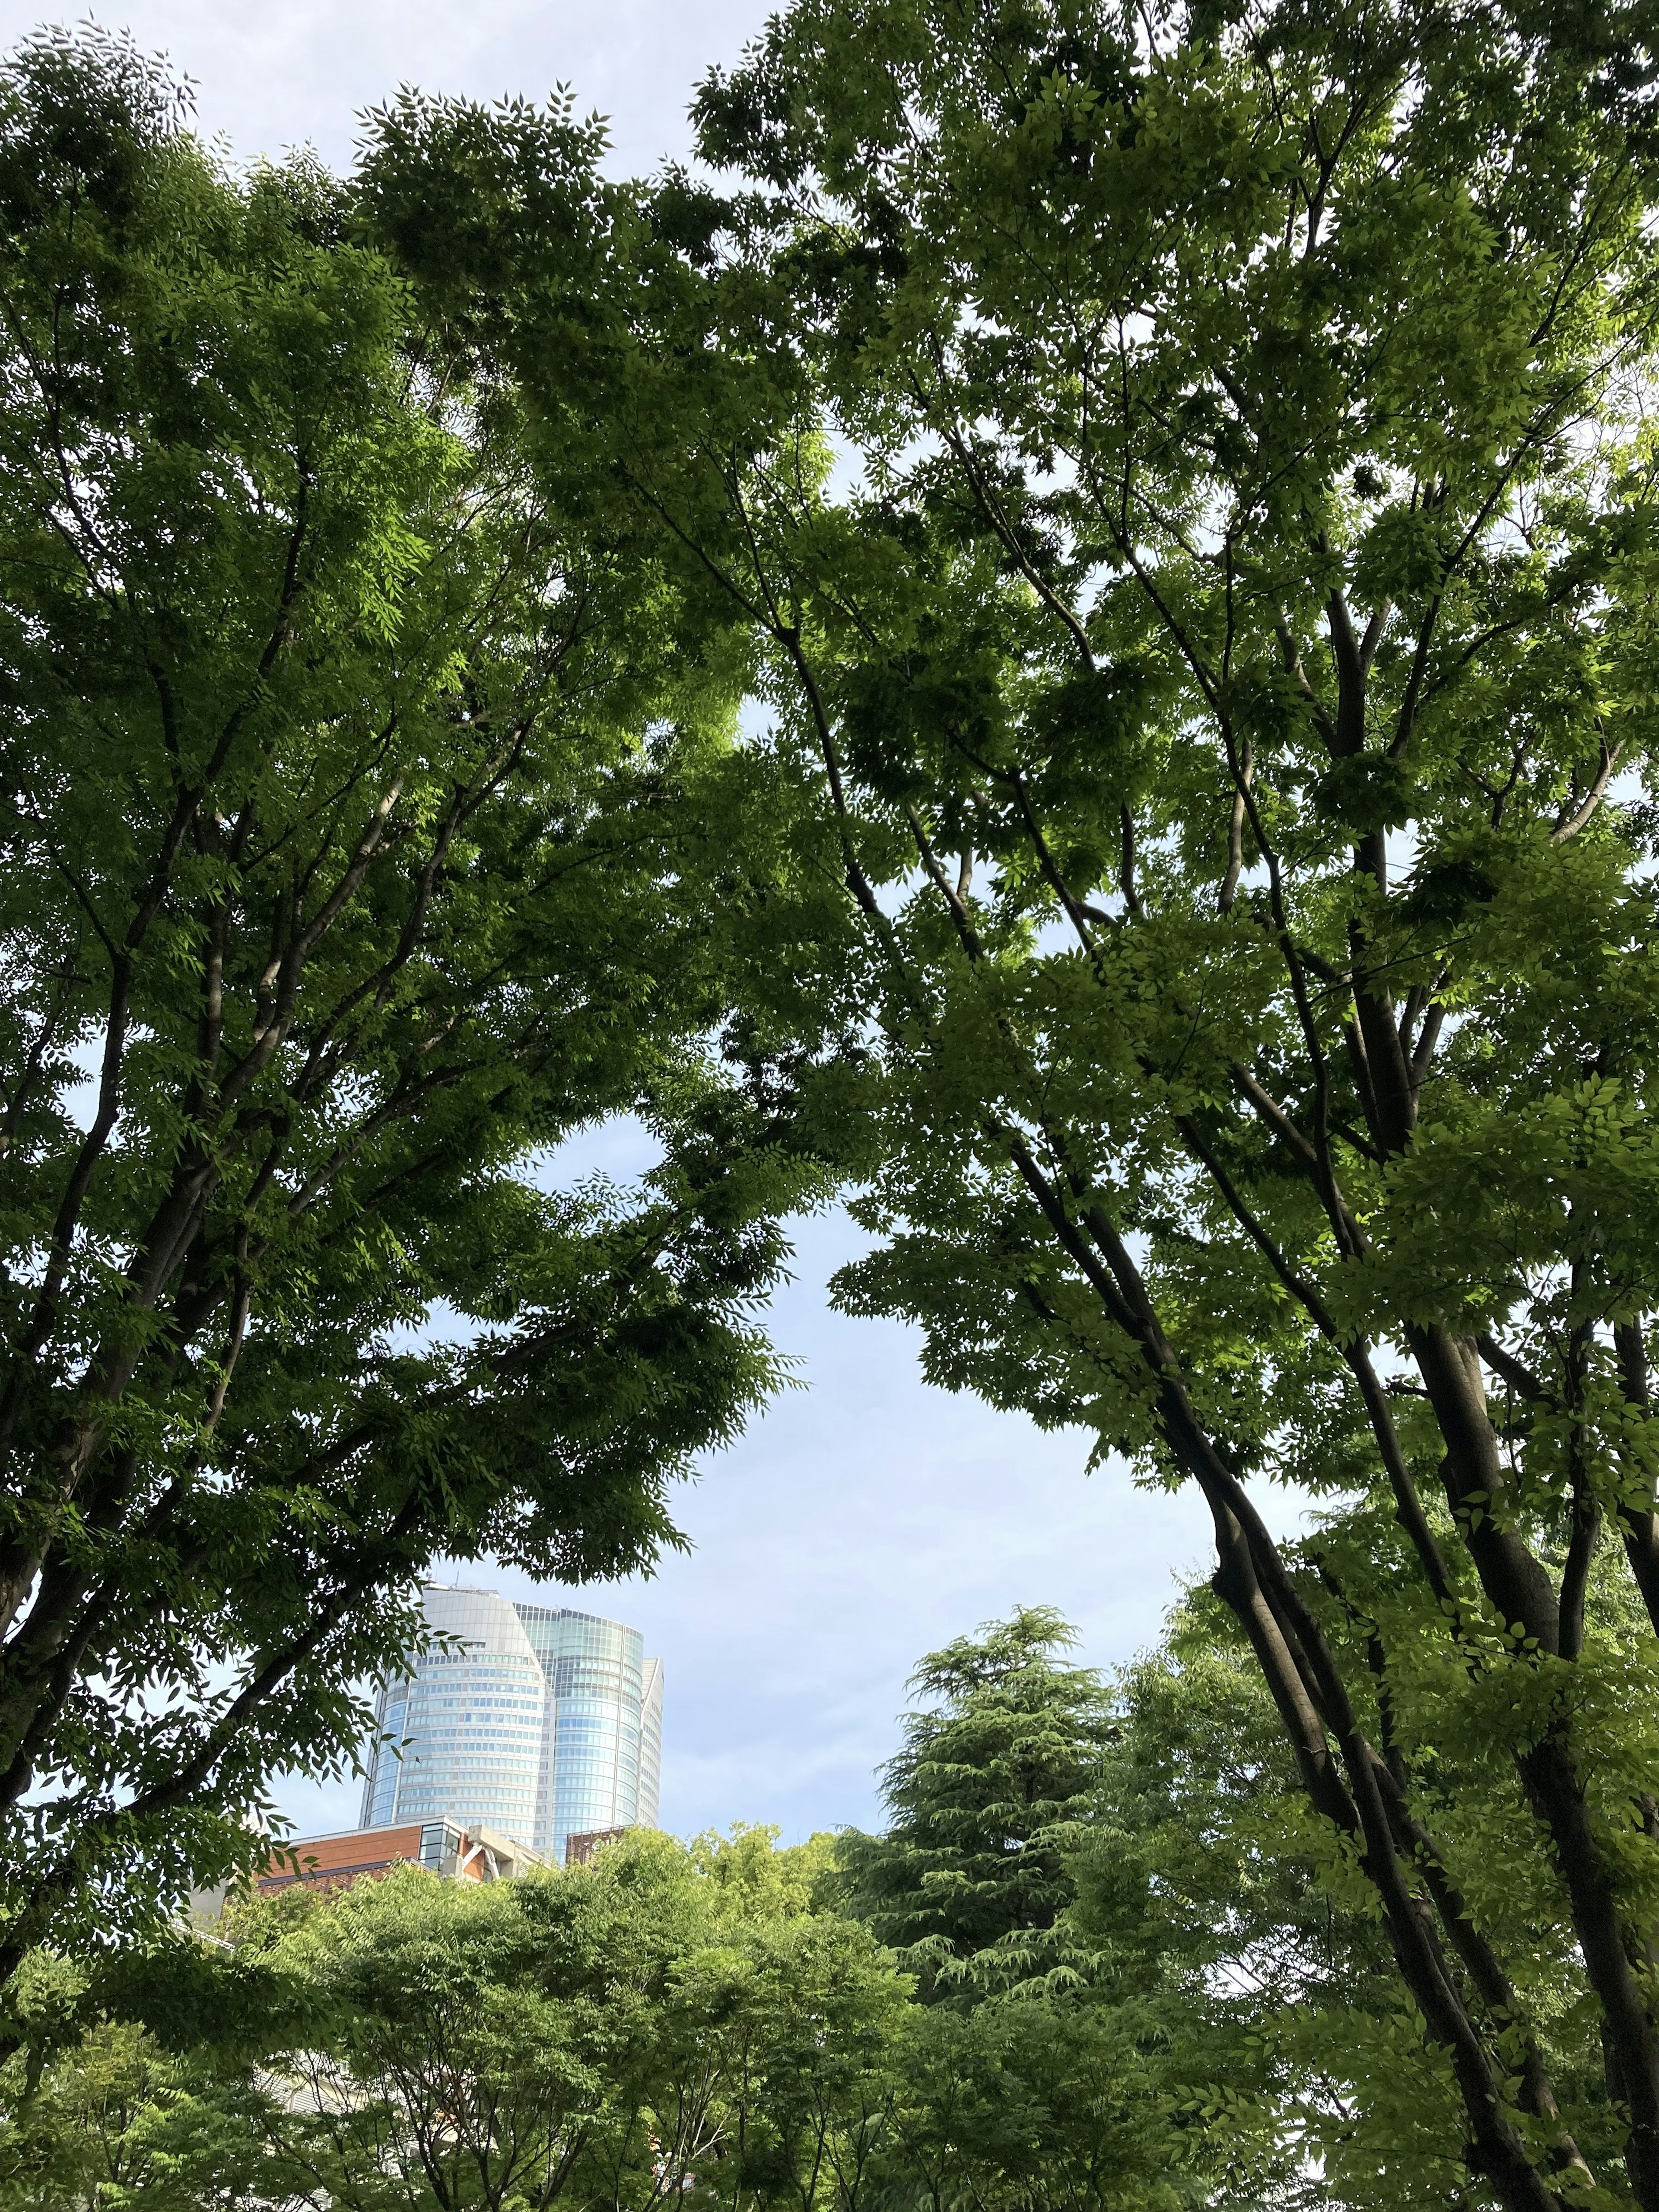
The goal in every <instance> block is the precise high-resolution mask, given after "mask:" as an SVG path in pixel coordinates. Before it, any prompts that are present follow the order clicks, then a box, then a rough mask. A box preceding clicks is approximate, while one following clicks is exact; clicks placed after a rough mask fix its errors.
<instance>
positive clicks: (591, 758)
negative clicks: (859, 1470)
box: [0, 34, 813, 1981]
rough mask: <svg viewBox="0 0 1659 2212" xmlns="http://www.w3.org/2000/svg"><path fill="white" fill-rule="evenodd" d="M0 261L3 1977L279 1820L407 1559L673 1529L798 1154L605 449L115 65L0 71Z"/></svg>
mask: <svg viewBox="0 0 1659 2212" xmlns="http://www.w3.org/2000/svg"><path fill="white" fill-rule="evenodd" d="M553 141H556V155H555V158H556V162H557V167H558V175H557V179H556V185H554V186H553V187H552V189H553V190H554V191H555V194H556V197H557V201H558V205H559V208H560V210H562V229H561V232H560V235H561V238H562V240H563V252H564V259H563V262H562V276H561V277H560V278H559V280H558V284H557V286H556V289H557V290H558V292H559V296H560V297H561V298H562V300H563V301H565V303H566V307H567V308H568V312H569V313H571V314H572V316H573V317H575V318H576V319H580V316H581V314H582V313H583V311H584V305H585V303H586V302H589V301H591V300H592V299H593V298H595V297H597V296H599V295H600V294H602V292H603V283H602V282H601V275H600V272H602V271H603V270H605V268H606V267H607V266H608V264H607V262H606V252H607V248H606V243H605V240H606V234H607V228H608V225H609V223H610V221H611V215H610V209H609V203H608V201H607V197H606V190H605V187H603V186H601V185H599V182H598V181H597V180H596V178H595V175H594V172H593V158H594V153H595V147H596V143H597V141H596V138H595V136H594V134H593V132H592V131H590V130H586V129H583V128H579V127H578V126H576V125H574V124H571V123H569V122H568V120H566V121H564V122H562V123H561V124H560V125H559V126H558V128H557V130H556V131H555V132H554V133H553ZM551 143H552V141H550V144H551ZM0 259H3V269H4V299H5V306H4V313H3V319H0V351H3V356H4V363H5V369H4V375H3V380H0V386H3V392H0V577H3V582H4V591H3V605H0V718H3V756H0V839H3V845H4V851H5V856H6V862H7V866H6V870H5V878H4V889H3V892H0V943H3V960H4V965H5V973H6V977H7V991H6V997H5V1002H4V1006H3V1008H0V1094H3V1095H0V1218H3V1225H4V1226H3V1236H4V1255H3V1260H4V1273H3V1278H0V1366H3V1374H0V1457H3V1465H4V1482H3V1498H0V1632H3V1638H4V1640H3V1644H0V1981H3V1980H4V1979H5V1978H7V1977H8V1976H9V1974H10V1973H11V1972H12V1971H13V1969H14V1968H15V1966H16V1965H17V1962H18V1961H19V1960H20V1959H21V1957H22V1956H23V1955H24V1954H26V1952H27V1948H28V1946H29V1945H30V1944H31V1942H35V1941H38V1940H39V1938H40V1936H41V1934H42V1932H43V1930H44V1929H46V1927H47V1926H48V1925H50V1927H51V1929H52V1941H53V1942H54V1943H55V1944H56V1945H58V1946H59V1947H60V1948H70V1949H72V1948H75V1947H76V1944H77V1943H79V1942H82V1941H85V1940H88V1939H89V1938H90V1937H91V1936H93V1935H94V1934H95V1935H96V1936H97V1938H98V1939H99V1940H100V1941H102V1940H106V1939H107V1937H108V1936H111V1935H112V1934H114V1933H118V1932H121V1931H131V1930H132V1929H137V1928H139V1927H141V1926H142V1925H143V1924H145V1923H147V1922H148V1921H149V1920H153V1918H154V1917H155V1915H156V1914H158V1913H162V1912H165V1911H170V1910H172V1909H173V1907H174V1906H175V1905H176V1904H177V1902H178V1900H179V1897H180V1895H181V1894H182V1893H183V1891H184V1890H185V1887H187V1886H188V1885H189V1883H190V1882H191V1880H192V1879H194V1880H197V1881H202V1882H204V1883H210V1882H211V1881H214V1880H216V1879H218V1878H220V1877H222V1875H224V1874H226V1873H227V1872H228V1871H229V1870H230V1869H233V1868H234V1867H235V1866H237V1865H240V1864H246V1863H247V1862H248V1861H249V1859H250V1858H251V1857H252V1855H253V1854H254V1853H255V1852H257V1851H258V1850H263V1849H264V1845H263V1844H261V1843H260V1842H259V1841H258V1838H257V1836H256V1835H255V1834H254V1833H253V1832H252V1824H250V1823H249V1822H248V1821H247V1820H246V1818H245V1816H246V1814H248V1813H249V1812H250V1811H252V1810H253V1809H255V1808H258V1807H259V1806H260V1805H261V1804H262V1803H263V1802H264V1790H265V1784H266V1778H267V1777H268V1776H269V1775H270V1773H271V1772H272V1771H273V1770H275V1769H277V1768H280V1767H283V1766H287V1765H291V1764H293V1763H295V1762H296V1761H297V1762H299V1763H301V1764H302V1765H309V1766H311V1767H312V1768H313V1769H316V1768H318V1767H319V1766H322V1767H325V1766H328V1765H331V1764H335V1765H337V1764H339V1763H341V1762H343V1761H346V1760H349V1759H350V1758H352V1757H353V1756H354V1755H355V1746H356V1741H357V1740H358V1738H359V1736H360V1734H361V1730H362V1727H363V1726H364V1724H365V1722H366V1714H365V1712H364V1711H363V1710H362V1706H361V1705H360V1704H359V1702H358V1701H357V1699H356V1698H355V1697H354V1695H353V1692H352V1690H351V1685H352V1684H353V1682H354V1681H356V1680H360V1679H361V1678H362V1677H363V1676H364V1675H366V1674H373V1673H374V1670H375V1669H376V1668H379V1667H380V1666H383V1665H385V1664H386V1663H387V1662H389V1661H391V1660H392V1658H393V1657H394V1656H395V1655H396V1654H398V1652H399V1651H400V1650H402V1649H403V1648H404V1646H405V1645H406V1643H407V1641H408V1639H409V1637H410V1634H411V1632H412V1631H413V1627H414V1622H415V1616H414V1613H413V1612H412V1609H411V1607H412V1600H411V1595H410V1593H411V1592H412V1590H413V1589H414V1588H415V1586H416V1583H417V1582H418V1579H419V1577H420V1575H421V1572H422V1569H423V1568H424V1566H425V1565H426V1564H427V1563H428V1560H429V1559H431V1558H432V1556H433V1555H434V1554H435V1553H437V1552H440V1551H441V1552H445V1553H449V1554H450V1555H452V1556H456V1557H462V1558H465V1557H470V1556H475V1555H477V1554H478V1553H482V1552H485V1551H489V1552H492V1553H495V1554H497V1555H499V1556H501V1557H502V1558H504V1559H510V1560H512V1561H514V1562H515V1563H517V1564H519V1565H523V1566H525V1567H526V1568H528V1569H530V1570H531V1571H533V1572H536V1573H538V1574H542V1575H552V1576H556V1577H566V1578H572V1579H580V1578H581V1577H587V1576H592V1575H595V1574H612V1573H618V1572H625V1571H629V1569H631V1568H635V1567H638V1566H640V1565H644V1564H646V1563H647V1562H648V1561H649V1560H650V1559H652V1557H653V1555H654V1553H656V1551H657V1549H658V1547H659V1546H661V1545H662V1544H664V1543H669V1542H673V1541H677V1540H676V1538H675V1536H674V1532H673V1529H672V1525H671V1521H670V1519H669V1517H668V1513H667V1508H666V1504H665V1498H666V1492H667V1487H668V1486H669V1484H670V1483H671V1480H673V1478H674V1477H675V1476H676V1474H678V1473H679V1472H680V1471H682V1470H683V1469H684V1468H685V1467H686V1466H687V1464H688V1462H689V1460H690V1455H692V1454H694V1453H695V1452H696V1450H698V1449H700V1448H702V1446H704V1445H706V1444H708V1443H710V1442H712V1441H714V1440H716V1439H719V1438H720V1437H725V1436H727V1435H729V1434H730V1433H731V1432H732V1430H733V1428H734V1427H735V1425H737V1424H738V1422H739V1421H740V1420H741V1419H742V1417H743V1414H744V1410H745V1409H746V1408H747V1407H749V1406H750V1405H752V1404H753V1403H754V1402H756V1401H757V1398H758V1397H759V1396H760V1395H763V1393H764V1392H765V1390H766V1389H768V1388H769V1384H770V1382H771V1380H772V1375H773V1370H772V1364H771V1361H770V1358H769V1353H768V1352H767V1350H766V1347H765V1345H764V1342H763V1340H762V1339H761V1338H760V1337H759V1336H758V1335H757V1333H756V1331H755V1329H754V1327H753V1323H752V1318H751V1308H752V1304H753V1302H754V1301H755V1299H756V1298H757V1297H758V1296H759V1295H760V1294H761V1292H762V1291H763V1289H764V1287H765V1285H766V1284H767V1283H768V1282H769V1279H770V1278H771V1276H772V1274H773V1273H774V1272H775V1268H776V1267H777V1265H778V1263H779V1261H780V1258H781V1253H782V1250H783V1247H782V1244H781V1240H780V1237H779V1233H778V1231H777V1229H776V1226H775V1223H776V1219H777V1217H778V1215H779V1214H780V1212H782V1211H786V1210H787V1208H788V1207H789V1206H791V1205H793V1204H794V1203H796V1202H798V1201H799V1200H800V1199H801V1198H802V1197H803V1196H804V1195H805V1194H808V1192H809V1191H810V1189H811V1187H812V1175H813V1170H811V1168H810V1165H809V1164H807V1162H806V1160H805V1157H804V1155H802V1154H801V1153H800V1152H799V1151H798V1150H797V1149H793V1148H792V1144H791V1141H790V1139H789V1136H788V1132H787V1127H785V1126H784V1124H783V1123H781V1121H780V1119H779V1115H778V1111H777V1107H776V1102H775V1100H773V1099H771V1098H769V1097H768V1095H767V1093H766V1091H765V1088H764V1084H763V1081H762V1080H760V1079H759V1071H758V1069H757V1068H755V1069H753V1070H752V1072H753V1073H754V1074H755V1076H756V1080H753V1081H751V1080H750V1074H749V1073H746V1072H745V1069H744V1066H740V1065H738V1064H736V1063H726V1062H723V1061H722V1060H721V1058H720V1049H719V1046H720V1032H721V1028H722V1024H723V1023H724V1022H725V1021H726V1018H727V1013H728V1010H729V1006H730V1003H731V1000H732V990H731V987H730V984H729V981H728V979H727V976H726V966H727V964H728V963H729V961H730V960H731V959H732V957H735V956H734V955H733V953H732V944H733V939H732V932H731V929H730V928H729V927H727V925H726V920H725V917H726V916H727V915H741V914H742V913H743V911H744V900H743V897H742V896H741V887H740V886H738V887H736V888H734V886H733V884H732V875H731V866H732V864H731V852H732V844H733V826H732V809H733V808H734V807H735V808H738V810H739V811H740V809H741V805H742V803H743V802H742V794H741V785H740V780H739V781H738V782H736V783H734V782H733V781H732V777H731V775H730V774H729V772H728V766H727V763H728V760H729V739H730V734H731V729H732V714H733V712H734V702H735V699H736V696H737V694H738V688H739V680H740V674H741V670H740V665H739V664H738V662H737V661H736V660H735V659H732V657H731V656H730V655H729V654H727V655H726V658H725V659H722V657H721V655H722V647H721V641H720V639H719V638H713V639H710V638H709V637H708V636H707V635H702V637H701V639H700V637H699V635H698V633H697V630H696V624H695V622H694V621H693V620H692V619H691V618H690V617H689V616H688V615H687V614H686V612H685V610H684V607H683V605H682V603H681V601H680V599H678V597H677V595H676V592H675V590H674V588H673V586H672V583H671V580H670V579H669V578H667V577H666V576H665V574H664V571H663V568H662V565H661V563H660V562H659V560H657V559H655V558H654V557H653V555H652V553H651V550H650V548H649V547H648V546H647V545H646V544H643V543H642V542H641V533H640V532H639V529H638V526H637V524H636V523H635V522H634V521H633V520H630V518H629V515H628V513H626V511H625V510H624V509H623V507H620V506H619V505H618V503H617V501H616V500H615V499H614V498H612V499H607V497H606V496H605V482H606V479H605V473H604V459H605V457H604V455H603V453H600V454H599V455H598V457H597V458H596V457H595V455H594V454H593V453H591V452H589V451H586V450H585V449H584V447H583V446H582V444H581V441H580V436H579V435H576V434H575V433H574V432H573V434H572V435H570V436H568V438H567V440H566V442H565V445H564V447H563V448H562V453H561V455H560V456H559V468H558V471H557V472H556V471H555V470H554V468H553V465H552V460H551V458H550V453H549V451H548V448H547V447H546V443H545V441H544V443H543V446H542V448H541V450H540V467H541V474H540V477H538V478H532V473H531V471H530V470H529V467H528V465H527V462H526V456H525V451H524V441H523V438H522V435H521V428H520V418H519V415H518V412H517V410H515V407H514V404H513V400H512V397H511V395H510V394H509V393H507V392H503V391H501V389H499V388H493V387H490V386H489V385H488V384H487V382H486V381H481V380H478V379H477V378H476V377H473V376H471V375H470V374H469V369H468V365H467V363H466V362H465V360H464V359H462V358H461V357H460V356H459V355H457V354H456V353H454V352H453V350H452V351H450V352H446V351H445V349H444V347H443V345H442V343H441V340H440V337H439V335H438V334H437V333H436V332H435V330H434V329H433V328H431V327H430V326H428V325H422V322H421V321H420V319H419V318H418V316H417V315H416V314H414V313H413V312H412V302H411V300H410V295H409V293H408V290H407V289H406V287H405V286H404V284H403V283H402V281H401V280H400V279H399V277H398V274H397V272H396V271H395V270H393V269H392V267H391V266H390V264H388V263H387V262H386V258H384V256H382V255H381V254H380V253H379V252H377V251H376V250H375V249H374V246H372V245H370V244H368V243H366V242H365V241H364V240H362V238H361V237H359V236H357V235H356V234H354V230H353V218H352V215H351V209H350V205H349V200H348V197H347V196H346V195H345V194H344V192H343V190H342V188H340V187H339V186H337V185H336V184H335V183H334V182H333V181H332V180H331V179H329V178H328V177H327V176H326V175H325V174H324V173H322V172H321V171H320V170H319V169H318V168H316V167H314V166H313V164H311V163H310V162H309V161H306V160H303V159H301V160H295V161H291V162H290V163H289V164H288V165H286V166H285V167H280V168H272V167H267V168H262V169H258V170H256V171H254V172H253V173H251V174H250V175H248V176H247V177H246V178H245V179H237V178H234V177H233V176H231V175H229V174H228V173H225V172H224V171H223V170H222V169H221V168H220V167H218V166H216V161H215V159H214V157H212V156H211V155H210V154H209V153H207V152H206V151H205V150H204V149H203V148H202V147H201V146H200V145H199V144H197V143H196V142H195V141H194V140H193V139H191V137H189V135H188V134H187V132H186V131H185V130H184V128H183V126H182V124H181V121H180V117H179V102H178V96H177V94H175V93H174V92H173V89H172V88H170V87H169V85H168V84H167V82H166V81H165V79H164V78H163V77H162V76H160V75H159V74H158V73H157V72H156V71H155V70H153V69H151V68H150V67H149V65H148V64H144V63H143V62H141V61H140V60H139V59H138V58H137V57H136V56H135V55H134V54H133V53H132V52H131V51H130V50H129V49H128V48H126V47H125V46H122V45H120V44H118V43H116V42H112V41H108V40H104V39H102V38H101V37H100V36H99V35H97V34H88V36H86V37H85V38H81V39H76V40H69V39H65V38H63V37H60V36H58V35H57V34H52V35H49V36H44V37H42V38H41V39H40V40H36V41H35V42H33V43H32V44H30V45H27V46H24V47H23V48H22V49H21V50H20V51H19V52H17V53H16V54H15V55H14V56H13V57H12V58H11V59H10V60H9V62H8V63H7V64H5V65H4V68H3V70H0ZM572 374H573V378H575V377H577V376H578V375H579V364H577V363H575V362H574V358H573V368H572ZM627 1110H633V1111H635V1112H637V1113H638V1114H640V1115H642V1116H643V1117H644V1119H645V1121H647V1124H648V1125H649V1126H650V1127H651V1128H652V1129H653V1131H654V1132H655V1133H657V1134H658V1135H659V1137H660V1139H661V1141H662V1145H663V1149H664V1158H663V1162H662V1164H661V1166H660V1167H659V1169H658V1170H656V1171H655V1172H654V1173H653V1174H652V1175H650V1176H647V1178H646V1179H645V1182H644V1183H643V1185H642V1187H641V1188H640V1190H639V1191H638V1192H637V1194H635V1195H634V1196H632V1197H628V1196H625V1195H624V1194H622V1193H620V1192H617V1191H614V1190H611V1189H608V1188H605V1187H603V1186H602V1185H600V1184H598V1183H589V1184H588V1185H586V1186H584V1187H583V1188H582V1189H580V1191H579V1192H577V1193H575V1194H561V1193H560V1192H558V1191H557V1190H556V1189H555V1188H550V1186H549V1181H548V1177H547V1174H546V1162H547V1160H548V1158H549V1156H550V1153H551V1152H553V1151H554V1150H555V1149H556V1147H557V1146H558V1145H559V1143H560V1142H561V1140H562V1139H563V1138H564V1137H565V1136H566V1135H567V1134H568V1133H570V1132H571V1131H573V1130H575V1129H578V1128H580V1127H582V1126H584V1125H586V1124H587V1123H590V1122H592V1121H595V1120H597V1119H599V1118H600V1117H602V1116H604V1115H607V1114H611V1113H615V1112H618V1111H627Z"/></svg>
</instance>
